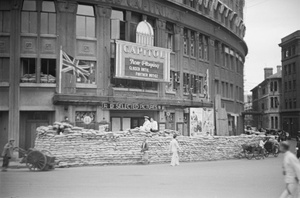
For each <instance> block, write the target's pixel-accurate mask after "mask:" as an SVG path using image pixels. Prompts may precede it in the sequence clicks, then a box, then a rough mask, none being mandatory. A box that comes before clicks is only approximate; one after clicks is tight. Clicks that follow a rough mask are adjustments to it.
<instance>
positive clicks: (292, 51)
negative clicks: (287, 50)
mask: <svg viewBox="0 0 300 198" xmlns="http://www.w3.org/2000/svg"><path fill="white" fill-rule="evenodd" d="M295 54H296V47H295V45H293V46H292V47H291V55H292V56H294V55H295Z"/></svg>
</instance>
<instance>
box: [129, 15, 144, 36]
mask: <svg viewBox="0 0 300 198" xmlns="http://www.w3.org/2000/svg"><path fill="white" fill-rule="evenodd" d="M141 21H142V15H141V14H139V13H136V12H132V13H131V20H130V41H131V42H136V28H137V25H138V24H139V22H141Z"/></svg>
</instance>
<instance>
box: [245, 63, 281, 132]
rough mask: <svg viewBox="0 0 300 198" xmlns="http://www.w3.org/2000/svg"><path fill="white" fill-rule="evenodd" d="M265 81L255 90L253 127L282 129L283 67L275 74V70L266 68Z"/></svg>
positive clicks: (278, 68) (253, 93) (253, 94)
mask: <svg viewBox="0 0 300 198" xmlns="http://www.w3.org/2000/svg"><path fill="white" fill-rule="evenodd" d="M264 72H265V80H264V81H263V82H261V83H260V84H259V85H257V86H256V87H255V88H253V89H252V90H251V91H252V98H253V102H252V113H251V114H252V117H253V126H254V127H257V128H258V129H260V128H264V129H272V130H279V129H281V128H282V127H281V118H280V106H281V105H280V101H281V97H282V96H281V94H282V86H281V84H282V83H281V75H282V74H281V73H282V71H281V66H277V72H276V73H275V74H273V68H265V69H264Z"/></svg>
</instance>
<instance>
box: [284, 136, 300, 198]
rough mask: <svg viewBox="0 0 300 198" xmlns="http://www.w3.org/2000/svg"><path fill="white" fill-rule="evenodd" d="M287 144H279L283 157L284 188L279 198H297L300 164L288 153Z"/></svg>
mask: <svg viewBox="0 0 300 198" xmlns="http://www.w3.org/2000/svg"><path fill="white" fill-rule="evenodd" d="M289 149H290V145H289V143H288V142H285V141H284V142H281V144H280V151H281V152H282V153H283V154H284V157H283V175H284V181H285V184H286V188H285V190H284V191H283V193H282V194H281V196H280V198H296V197H297V198H299V193H298V190H299V178H300V162H299V161H298V159H297V157H296V156H295V155H294V154H293V153H292V152H290V151H289Z"/></svg>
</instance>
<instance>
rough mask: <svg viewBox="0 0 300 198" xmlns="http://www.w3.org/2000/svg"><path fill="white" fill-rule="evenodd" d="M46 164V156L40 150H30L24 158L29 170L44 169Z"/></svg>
mask: <svg viewBox="0 0 300 198" xmlns="http://www.w3.org/2000/svg"><path fill="white" fill-rule="evenodd" d="M46 165H47V158H46V156H45V155H44V154H43V153H42V152H40V151H31V152H29V153H28V155H27V158H26V166H27V167H28V168H29V170H31V171H40V170H44V169H45V167H46Z"/></svg>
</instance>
